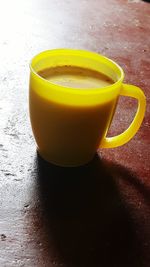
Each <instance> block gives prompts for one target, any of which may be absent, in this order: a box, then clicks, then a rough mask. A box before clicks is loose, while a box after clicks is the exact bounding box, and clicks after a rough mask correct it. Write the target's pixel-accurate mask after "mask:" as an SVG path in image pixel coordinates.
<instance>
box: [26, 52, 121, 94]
mask: <svg viewBox="0 0 150 267" xmlns="http://www.w3.org/2000/svg"><path fill="white" fill-rule="evenodd" d="M64 52H65V54H70V55H73V53H74V55H75V54H76V55H77V54H78V56H79V55H80V56H81V57H85V56H88V58H91V60H92V59H97V60H99V61H100V58H101V60H102V59H103V60H104V61H105V62H108V63H111V64H113V65H114V66H115V67H117V69H118V70H119V72H120V77H119V78H118V79H117V81H116V82H114V83H113V84H111V85H108V86H105V87H97V88H87V90H85V89H83V88H72V87H69V86H64V85H59V84H55V83H53V82H51V81H48V80H47V79H45V78H43V77H42V76H40V75H39V74H38V72H37V71H36V70H35V69H34V67H33V62H34V61H35V60H36V59H38V58H39V60H40V59H41V58H42V56H44V55H46V54H47V55H49V54H53V55H54V54H55V55H57V56H58V53H60V55H63V53H64ZM39 60H38V61H39ZM104 64H105V63H104ZM29 67H30V71H31V73H33V74H34V75H35V76H36V77H37V78H38V79H40V80H41V81H43V82H44V83H45V84H47V85H50V86H51V87H53V89H57V90H59V89H60V90H62V89H64V90H65V91H70V92H71V93H72V92H74V93H79V92H80V93H81V92H84V93H85V92H86V93H90V92H92V93H94V92H95V93H97V92H99V90H101V91H105V90H107V91H108V89H109V88H110V89H112V87H118V86H119V85H121V83H122V81H123V79H124V71H123V69H122V68H121V67H120V66H119V64H118V63H116V62H115V61H113V60H112V59H110V58H108V57H106V56H104V55H101V54H99V53H96V52H93V51H89V50H85V49H70V48H57V49H50V50H44V51H42V52H40V53H38V54H36V55H35V56H34V57H33V58H32V59H31V61H30V63H29ZM114 72H115V71H114Z"/></svg>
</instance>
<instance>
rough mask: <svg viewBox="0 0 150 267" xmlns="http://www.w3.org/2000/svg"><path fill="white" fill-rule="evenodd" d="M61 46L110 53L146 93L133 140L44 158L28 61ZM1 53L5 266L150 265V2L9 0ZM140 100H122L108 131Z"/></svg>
mask: <svg viewBox="0 0 150 267" xmlns="http://www.w3.org/2000/svg"><path fill="white" fill-rule="evenodd" d="M58 47H69V48H70V47H71V48H79V49H88V50H92V51H96V52H98V53H102V54H104V55H106V56H108V57H110V58H112V59H114V60H115V61H116V62H118V63H119V64H120V65H121V66H122V67H123V68H124V71H125V74H126V78H125V81H126V82H127V83H132V84H135V85H137V86H139V87H141V88H142V89H143V91H144V92H145V94H146V97H147V112H146V116H145V119H144V121H143V124H142V127H141V128H140V130H139V132H138V133H137V135H136V136H135V137H134V138H133V140H132V141H130V142H129V143H128V144H127V145H124V146H122V147H120V148H116V149H110V150H101V151H99V154H98V155H97V156H95V158H94V160H93V161H92V162H91V163H90V164H88V165H86V166H84V167H80V168H73V169H71V168H59V167H55V166H52V165H49V164H47V163H46V162H44V161H43V160H42V159H41V158H39V157H38V156H37V154H36V149H35V143H34V140H33V137H32V132H31V128H30V122H29V114H28V77H29V68H28V64H29V61H30V59H31V58H32V57H33V56H34V55H35V54H37V53H38V52H40V51H42V50H46V49H52V48H58ZM0 59H1V61H0V92H1V93H0V162H1V164H0V266H1V267H23V266H25V267H34V266H36V267H43V266H46V267H52V266H53V267H55V266H56V267H58V266H63V267H64V266H65V267H78V266H79V267H81V266H82V267H83V266H85V267H87V266H90V267H97V266H102V267H109V266H111V267H113V266H114V267H116V266H117V267H126V266H132V267H148V266H150V179H149V178H150V174H149V173H150V142H149V140H150V109H149V102H150V101H149V100H150V91H149V90H150V76H149V71H150V4H149V3H146V2H142V1H140V0H133V1H132V0H129V1H127V0H109V1H105V0H76V1H73V0H66V1H65V0H62V1H58V0H56V1H54V0H49V1H48V0H38V1H36V0H26V1H19V0H14V1H9V0H5V1H3V2H1V7H0ZM136 105H137V103H136V101H134V100H133V99H130V98H121V99H120V101H119V106H118V108H117V111H116V116H115V119H114V121H113V124H112V127H111V130H110V134H111V135H116V134H118V133H120V132H122V131H123V130H124V129H126V128H127V126H128V125H129V123H130V122H131V121H132V118H133V116H134V113H135V110H136Z"/></svg>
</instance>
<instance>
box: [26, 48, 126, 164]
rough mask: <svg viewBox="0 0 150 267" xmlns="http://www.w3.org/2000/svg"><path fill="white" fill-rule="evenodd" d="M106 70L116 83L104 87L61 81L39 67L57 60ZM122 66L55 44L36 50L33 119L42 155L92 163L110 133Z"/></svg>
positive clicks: (32, 72)
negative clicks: (72, 85) (75, 85)
mask: <svg viewBox="0 0 150 267" xmlns="http://www.w3.org/2000/svg"><path fill="white" fill-rule="evenodd" d="M66 65H67V66H77V67H82V68H86V69H91V70H95V71H98V72H101V73H103V74H105V75H107V76H108V77H110V78H111V79H112V80H113V81H114V83H113V84H112V85H110V86H106V87H104V88H87V89H80V88H75V89H74V88H69V87H65V86H61V85H56V84H54V83H52V82H50V81H48V80H46V79H44V78H42V77H41V76H40V75H39V74H38V72H39V71H41V70H43V69H46V68H51V67H56V66H66ZM123 77H124V74H123V71H122V69H121V68H120V67H119V66H118V65H117V64H116V63H115V62H113V61H112V60H110V59H108V58H106V57H104V56H101V55H99V54H96V53H92V52H88V51H83V50H71V49H56V50H49V51H45V52H42V53H40V54H38V55H37V56H35V57H34V58H33V59H32V61H31V64H30V97H29V103H30V119H31V125H32V130H33V134H34V137H35V140H36V143H37V148H38V151H39V153H40V155H41V156H42V157H43V158H44V159H46V160H47V161H49V162H51V163H53V164H56V165H60V166H79V165H83V164H86V163H88V162H89V161H90V160H91V159H92V158H93V156H94V154H95V153H96V151H97V149H98V147H99V146H100V144H101V142H102V140H103V139H104V138H105V136H106V134H107V132H108V129H109V127H110V124H111V121H112V118H113V114H114V112H115V108H116V104H117V99H118V96H119V92H120V88H121V86H122V81H123Z"/></svg>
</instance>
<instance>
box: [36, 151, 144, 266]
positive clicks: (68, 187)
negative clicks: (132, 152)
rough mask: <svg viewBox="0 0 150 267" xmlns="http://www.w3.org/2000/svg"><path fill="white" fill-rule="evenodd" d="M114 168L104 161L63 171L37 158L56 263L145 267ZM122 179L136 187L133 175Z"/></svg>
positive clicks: (46, 228) (44, 213)
mask: <svg viewBox="0 0 150 267" xmlns="http://www.w3.org/2000/svg"><path fill="white" fill-rule="evenodd" d="M113 168H114V167H113ZM113 168H112V166H108V165H107V164H105V162H104V161H102V160H100V158H99V157H98V156H95V158H94V159H93V161H92V162H91V163H89V164H87V165H85V166H82V167H77V168H63V167H57V166H54V165H51V164H49V163H47V162H46V161H44V160H43V159H42V158H41V157H40V156H38V157H37V177H36V178H37V184H38V198H39V199H40V206H41V210H42V218H43V220H44V226H43V227H44V228H43V230H42V231H45V232H46V233H47V235H46V238H47V241H46V242H49V240H50V243H51V245H50V247H49V250H53V258H55V262H58V263H65V266H68V267H71V266H94V267H95V266H103V267H108V266H111V267H112V266H118V267H121V266H133V267H134V266H135V267H138V266H141V256H140V251H139V246H138V243H139V241H138V240H137V236H136V233H135V229H134V225H133V223H132V220H131V216H130V213H129V211H128V210H127V208H126V205H125V203H124V201H123V199H122V197H121V194H120V192H119V190H118V187H117V185H116V182H115V180H114V178H113V173H114V170H115V171H116V168H114V169H113ZM119 171H120V173H121V172H123V170H122V169H121V167H120V169H119ZM121 175H122V176H123V175H124V177H126V179H128V180H131V179H132V180H133V181H136V179H134V177H133V175H130V174H129V172H127V171H125V173H124V174H123V173H122V174H121ZM135 183H136V182H135ZM135 185H136V186H138V184H135ZM139 187H140V185H139ZM42 242H45V240H44V239H43V240H42ZM52 248H53V249H52Z"/></svg>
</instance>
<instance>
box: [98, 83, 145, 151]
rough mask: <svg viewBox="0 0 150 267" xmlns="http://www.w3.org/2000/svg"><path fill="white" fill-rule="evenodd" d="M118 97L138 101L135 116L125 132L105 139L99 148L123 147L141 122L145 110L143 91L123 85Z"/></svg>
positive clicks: (132, 86)
mask: <svg viewBox="0 0 150 267" xmlns="http://www.w3.org/2000/svg"><path fill="white" fill-rule="evenodd" d="M120 95H122V96H129V97H133V98H136V99H137V100H138V108H137V112H136V115H135V117H134V120H133V121H132V123H131V125H130V126H129V127H128V128H127V130H125V131H124V132H123V133H121V134H119V135H117V136H114V137H105V138H104V139H103V140H102V143H101V144H100V148H113V147H118V146H122V145H124V144H125V143H127V142H128V141H129V140H130V139H131V138H132V137H133V136H134V135H135V134H136V132H137V131H138V129H139V128H140V125H141V123H142V121H143V118H144V114H145V109H146V97H145V95H144V93H143V91H142V90H141V89H140V88H139V87H137V86H134V85H130V84H123V85H122V88H121V91H120Z"/></svg>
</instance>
